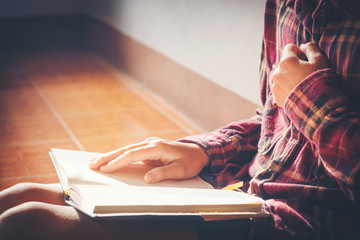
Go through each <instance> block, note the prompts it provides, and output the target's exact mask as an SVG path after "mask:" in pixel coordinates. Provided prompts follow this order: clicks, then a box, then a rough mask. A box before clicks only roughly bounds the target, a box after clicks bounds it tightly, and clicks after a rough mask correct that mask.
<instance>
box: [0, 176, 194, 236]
mask: <svg viewBox="0 0 360 240" xmlns="http://www.w3.org/2000/svg"><path fill="white" fill-rule="evenodd" d="M0 210H1V215H0V239H1V240H5V239H54V240H56V239H110V240H111V239H134V240H136V239H189V240H191V239H197V235H196V231H195V229H194V227H192V226H191V222H183V221H148V220H130V221H128V220H122V221H120V220H107V221H106V220H97V219H93V218H90V217H88V216H86V215H83V214H82V213H80V212H78V211H76V210H75V209H74V208H72V207H69V206H67V205H65V203H64V200H63V193H62V190H61V188H60V185H58V184H51V185H44V184H32V183H24V184H18V185H15V186H13V187H11V188H9V189H6V190H4V191H2V192H0Z"/></svg>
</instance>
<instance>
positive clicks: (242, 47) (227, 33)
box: [88, 0, 265, 104]
mask: <svg viewBox="0 0 360 240" xmlns="http://www.w3.org/2000/svg"><path fill="white" fill-rule="evenodd" d="M264 3H265V0H207V1H204V0H196V1H195V0H176V1H175V0H174V1H172V0H136V1H134V0H92V4H88V7H89V8H88V12H89V13H90V14H91V15H93V16H96V17H97V18H99V19H101V20H103V21H105V22H107V23H109V24H110V25H112V26H113V27H115V28H116V29H118V30H120V31H121V32H123V33H125V34H127V35H128V36H130V37H131V38H133V39H135V40H137V41H138V42H140V43H142V44H144V45H147V46H149V47H150V48H152V49H154V50H156V51H158V52H160V53H162V54H163V55H165V56H167V57H169V58H170V59H172V60H174V61H176V62H178V63H180V64H181V65H183V66H185V67H187V68H189V69H191V70H192V71H194V72H196V73H198V74H199V75H201V76H204V77H205V78H207V79H209V80H211V81H213V82H215V83H217V84H218V85H220V86H223V87H225V88H226V89H229V90H231V91H234V92H235V93H237V94H239V95H241V96H242V97H245V98H246V99H248V100H250V101H252V102H254V103H257V104H259V103H260V100H259V87H258V69H259V62H260V50H261V38H262V32H263V13H264V6H265V4H264Z"/></svg>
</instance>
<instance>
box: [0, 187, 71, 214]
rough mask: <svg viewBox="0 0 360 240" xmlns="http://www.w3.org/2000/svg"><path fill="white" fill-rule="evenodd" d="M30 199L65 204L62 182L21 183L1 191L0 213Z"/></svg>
mask: <svg viewBox="0 0 360 240" xmlns="http://www.w3.org/2000/svg"><path fill="white" fill-rule="evenodd" d="M30 201H36V202H44V203H51V204H57V205H65V202H64V197H63V192H62V190H61V187H60V184H39V183H20V184H16V185H14V186H12V187H10V188H8V189H5V190H3V191H1V192H0V214H2V213H3V212H4V211H6V210H7V209H10V208H12V207H15V206H17V205H20V204H22V203H25V202H30Z"/></svg>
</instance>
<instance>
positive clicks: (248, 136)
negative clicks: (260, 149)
mask: <svg viewBox="0 0 360 240" xmlns="http://www.w3.org/2000/svg"><path fill="white" fill-rule="evenodd" d="M260 127H261V116H255V117H253V118H251V119H249V120H246V121H239V122H234V123H231V124H229V125H228V126H226V127H224V128H221V129H218V130H216V131H213V132H208V133H204V134H200V135H195V136H189V137H185V138H182V139H179V140H178V141H181V142H190V143H195V144H197V145H199V146H200V147H202V148H203V149H204V150H205V152H206V153H207V155H208V157H209V159H210V162H209V164H208V166H206V167H205V168H204V170H203V172H202V173H201V176H202V177H204V178H205V180H207V181H209V182H210V183H211V184H213V185H214V186H215V187H223V186H225V185H227V184H229V183H230V182H231V181H233V180H236V175H237V176H238V177H239V178H241V176H240V175H241V173H244V174H246V173H247V169H246V166H247V163H249V162H250V161H251V160H252V158H253V157H254V155H255V154H256V151H257V144H258V139H259V135H260ZM244 166H245V167H244ZM239 174H240V175H239Z"/></svg>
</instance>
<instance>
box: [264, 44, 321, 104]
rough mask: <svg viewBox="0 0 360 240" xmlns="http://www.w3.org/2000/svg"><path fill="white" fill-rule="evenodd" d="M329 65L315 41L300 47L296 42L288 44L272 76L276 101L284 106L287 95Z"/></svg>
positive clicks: (272, 88)
mask: <svg viewBox="0 0 360 240" xmlns="http://www.w3.org/2000/svg"><path fill="white" fill-rule="evenodd" d="M327 67H328V60H327V58H326V56H325V55H323V54H322V52H321V50H320V49H319V47H318V46H317V45H316V44H315V43H313V42H309V43H306V44H302V45H301V46H300V47H297V46H296V45H294V44H288V45H286V46H285V48H284V50H283V53H282V56H281V59H280V62H279V65H278V67H276V68H275V69H274V70H273V72H272V75H271V76H270V77H271V78H272V81H273V84H272V87H271V90H272V93H273V95H274V98H275V103H276V104H277V105H278V106H279V107H281V108H283V107H284V104H285V101H286V99H287V97H288V96H289V95H290V93H291V92H292V91H293V89H294V88H295V87H296V86H297V85H298V84H299V83H300V82H301V81H302V80H304V79H305V78H306V77H307V76H309V75H310V74H312V73H313V72H315V71H317V70H321V69H324V68H327Z"/></svg>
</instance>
